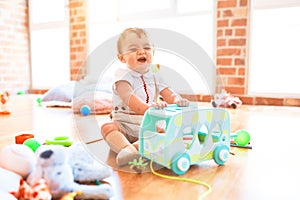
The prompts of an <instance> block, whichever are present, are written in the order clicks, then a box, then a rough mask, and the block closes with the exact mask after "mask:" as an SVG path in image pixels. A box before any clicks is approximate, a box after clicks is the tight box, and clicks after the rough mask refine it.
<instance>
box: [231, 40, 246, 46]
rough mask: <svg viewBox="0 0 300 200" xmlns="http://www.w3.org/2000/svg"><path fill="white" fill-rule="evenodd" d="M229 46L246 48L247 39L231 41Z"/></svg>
mask: <svg viewBox="0 0 300 200" xmlns="http://www.w3.org/2000/svg"><path fill="white" fill-rule="evenodd" d="M228 44H229V46H245V45H246V39H230V40H229V41H228Z"/></svg>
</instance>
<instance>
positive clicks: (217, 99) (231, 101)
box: [211, 90, 242, 109]
mask: <svg viewBox="0 0 300 200" xmlns="http://www.w3.org/2000/svg"><path fill="white" fill-rule="evenodd" d="M211 104H212V106H213V107H222V108H234V109H236V108H239V107H240V106H241V105H242V101H241V100H240V99H239V98H238V97H234V96H232V95H230V94H229V93H227V92H226V91H225V90H222V92H221V93H218V94H215V95H214V98H213V99H212V100H211Z"/></svg>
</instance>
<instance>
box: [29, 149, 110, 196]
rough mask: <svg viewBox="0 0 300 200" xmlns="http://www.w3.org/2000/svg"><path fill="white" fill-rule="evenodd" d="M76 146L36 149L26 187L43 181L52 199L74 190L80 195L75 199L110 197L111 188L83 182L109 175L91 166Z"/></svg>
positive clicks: (90, 161)
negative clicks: (32, 168) (33, 164)
mask: <svg viewBox="0 0 300 200" xmlns="http://www.w3.org/2000/svg"><path fill="white" fill-rule="evenodd" d="M79 145H81V144H78V145H75V146H73V147H72V146H71V147H68V148H66V147H63V146H61V145H44V146H41V147H40V148H39V149H38V150H37V162H36V166H35V168H34V170H33V171H32V172H31V173H30V174H29V176H28V178H27V182H28V183H29V185H31V186H32V185H34V183H36V182H37V181H38V180H40V179H45V180H46V182H47V183H48V185H49V188H50V192H51V195H52V198H54V199H56V198H61V197H62V196H64V195H66V194H68V193H70V192H76V191H80V192H81V194H79V195H77V196H78V198H79V199H108V198H110V197H111V196H112V195H113V193H112V187H111V185H109V184H101V185H89V184H84V183H83V182H89V181H91V180H93V181H94V182H95V181H96V180H100V179H103V178H106V177H108V176H110V175H111V170H110V168H107V167H105V166H103V165H100V164H99V163H95V161H94V160H93V158H91V157H90V156H89V154H87V153H86V151H85V150H84V149H81V148H80V146H79ZM78 148H79V149H78ZM72 151H75V152H72ZM78 154H79V155H78ZM89 170H91V171H89ZM78 182H79V183H78Z"/></svg>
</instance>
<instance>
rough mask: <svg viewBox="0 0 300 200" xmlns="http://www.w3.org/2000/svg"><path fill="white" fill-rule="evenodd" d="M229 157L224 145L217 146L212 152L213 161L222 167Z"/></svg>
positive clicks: (227, 148)
mask: <svg viewBox="0 0 300 200" xmlns="http://www.w3.org/2000/svg"><path fill="white" fill-rule="evenodd" d="M228 157H229V147H228V146H226V145H219V146H217V147H216V148H215V150H214V161H215V162H216V163H217V164H218V165H223V164H224V163H225V162H226V161H227V160H228Z"/></svg>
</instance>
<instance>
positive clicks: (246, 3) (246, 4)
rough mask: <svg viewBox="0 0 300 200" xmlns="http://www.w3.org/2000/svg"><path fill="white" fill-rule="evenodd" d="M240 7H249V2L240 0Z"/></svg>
mask: <svg viewBox="0 0 300 200" xmlns="http://www.w3.org/2000/svg"><path fill="white" fill-rule="evenodd" d="M240 6H248V0H240Z"/></svg>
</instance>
